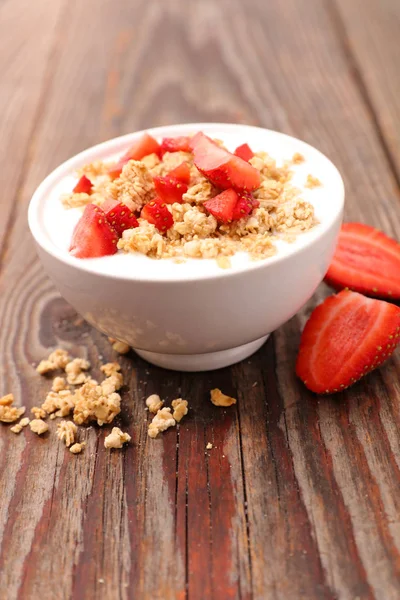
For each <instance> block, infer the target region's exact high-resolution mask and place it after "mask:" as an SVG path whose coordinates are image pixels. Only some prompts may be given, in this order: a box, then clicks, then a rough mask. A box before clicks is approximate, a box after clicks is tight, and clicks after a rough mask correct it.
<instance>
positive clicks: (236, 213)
mask: <svg viewBox="0 0 400 600" xmlns="http://www.w3.org/2000/svg"><path fill="white" fill-rule="evenodd" d="M253 208H254V206H253V197H252V196H251V194H239V199H238V201H237V203H236V206H235V208H234V209H233V214H232V221H238V220H239V219H243V217H246V216H247V215H249V214H250V213H251V211H252V210H253Z"/></svg>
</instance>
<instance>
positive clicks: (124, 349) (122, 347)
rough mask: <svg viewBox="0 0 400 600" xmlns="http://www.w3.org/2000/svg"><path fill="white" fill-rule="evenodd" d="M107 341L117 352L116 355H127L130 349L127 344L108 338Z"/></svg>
mask: <svg viewBox="0 0 400 600" xmlns="http://www.w3.org/2000/svg"><path fill="white" fill-rule="evenodd" d="M108 341H109V342H110V344H111V345H112V347H113V349H114V350H115V352H118V354H127V353H128V352H129V350H130V349H131V347H130V346H129V345H128V344H125V342H120V341H118V340H116V339H114V338H110V337H109V338H108Z"/></svg>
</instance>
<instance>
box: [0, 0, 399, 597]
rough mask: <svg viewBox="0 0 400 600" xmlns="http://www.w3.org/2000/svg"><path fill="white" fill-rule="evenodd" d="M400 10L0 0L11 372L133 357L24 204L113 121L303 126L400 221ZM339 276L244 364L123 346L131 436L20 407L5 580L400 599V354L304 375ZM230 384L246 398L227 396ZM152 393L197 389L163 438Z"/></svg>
mask: <svg viewBox="0 0 400 600" xmlns="http://www.w3.org/2000/svg"><path fill="white" fill-rule="evenodd" d="M399 30H400V3H399V2H398V1H397V0H285V1H284V2H282V1H281V0H269V1H268V2H265V1H264V0H246V1H244V0H241V1H240V0H229V1H228V0H213V1H211V0H210V1H208V0H207V1H201V2H200V1H198V2H195V1H194V0H189V1H183V0H174V1H171V2H166V1H165V0H153V1H152V2H148V1H145V0H120V1H119V2H116V1H115V0H102V1H101V2H98V0H85V1H83V0H36V1H35V2H32V1H29V0H0V159H1V160H0V164H1V169H0V184H1V187H0V190H1V191H0V206H1V218H0V252H1V254H0V257H1V258H0V260H1V270H0V356H1V361H0V392H1V393H7V392H9V391H12V392H14V394H15V395H16V396H17V398H18V399H19V400H20V401H21V402H22V403H23V404H25V405H27V406H33V405H35V404H38V402H40V400H41V399H42V398H43V395H44V393H45V390H46V389H47V388H48V383H47V382H44V381H43V380H42V379H41V378H40V377H39V376H38V375H37V374H36V373H35V369H34V365H35V364H36V363H37V362H38V361H39V360H40V359H41V358H43V357H44V356H45V355H46V354H47V353H48V351H49V348H52V347H54V346H60V345H61V346H63V347H65V348H67V349H70V350H71V352H72V353H74V354H78V355H80V356H87V357H88V358H89V359H90V360H91V361H92V362H93V364H94V365H95V370H94V372H95V373H96V368H97V367H96V365H98V364H99V363H100V357H104V358H105V359H115V354H114V352H113V350H112V349H111V347H110V345H109V344H108V342H107V340H106V339H105V338H104V336H102V335H101V334H99V333H97V332H96V331H94V330H93V329H91V328H90V327H89V326H88V325H87V324H85V323H83V322H82V321H81V320H80V319H79V318H78V316H77V315H76V313H74V311H73V309H72V308H71V307H70V306H68V305H67V304H66V302H65V301H64V300H62V299H61V298H60V296H59V295H58V293H57V292H56V290H55V289H54V287H53V285H52V284H51V283H50V281H49V280H48V279H47V278H46V276H45V275H44V273H43V271H42V269H41V267H40V265H39V263H38V260H37V258H36V256H35V252H34V247H33V243H32V240H31V237H30V235H29V233H28V228H27V219H26V211H27V205H28V202H29V199H30V196H31V194H32V192H33V190H34V189H35V187H36V186H37V184H38V183H39V182H40V181H41V179H42V178H43V177H44V176H45V175H46V174H47V173H48V172H49V171H50V170H51V169H52V168H54V167H55V166H56V165H57V164H58V163H60V162H61V161H63V160H64V159H66V158H68V157H69V156H71V155H72V154H74V153H76V152H77V151H79V150H82V149H84V148H85V147H88V146H90V145H92V144H94V143H96V142H99V141H102V140H105V139H107V138H110V137H113V136H114V135H118V134H122V133H126V132H129V131H133V130H135V129H139V128H145V127H150V126H155V125H161V124H168V123H174V122H185V121H202V120H203V121H208V120H215V121H218V120H219V121H228V122H240V123H249V124H257V125H261V126H265V127H268V128H273V129H279V130H281V131H284V132H286V133H289V134H293V135H296V136H298V137H300V138H303V139H304V140H306V141H308V142H310V143H311V144H314V145H316V146H317V147H318V148H320V149H321V150H322V151H323V152H325V153H327V155H328V156H329V157H330V158H331V159H332V160H333V161H334V162H335V163H336V164H337V165H338V167H339V168H340V169H341V171H342V173H343V175H344V178H345V183H346V190H347V207H346V218H347V219H352V220H360V221H363V222H366V223H369V224H372V225H375V226H378V227H380V228H381V229H383V230H384V231H385V232H387V233H388V234H390V235H392V236H394V237H397V238H398V239H399V238H400V211H399V207H400V203H399V185H398V182H399V177H400V70H399V62H400V40H399ZM328 293H329V290H328V289H327V288H326V287H325V286H324V285H321V286H320V288H319V290H318V291H317V293H316V294H315V296H314V298H313V299H312V300H311V301H310V302H309V303H308V305H307V306H306V307H305V308H304V309H303V310H302V312H301V313H300V314H299V315H297V316H296V317H295V318H293V319H292V320H291V321H290V322H289V323H287V324H286V325H285V326H283V327H282V328H280V329H279V330H278V331H276V332H275V333H274V334H273V335H272V336H271V338H270V340H269V341H268V343H267V344H266V345H265V346H264V347H263V348H262V349H261V350H260V351H259V352H258V353H257V354H256V355H254V356H253V357H252V358H251V359H250V360H248V361H245V362H244V363H241V364H238V365H236V366H234V367H232V368H230V369H224V370H221V371H217V372H214V373H206V374H180V373H172V372H167V371H162V370H160V369H157V368H155V367H151V366H149V365H148V364H146V363H144V362H143V361H141V360H140V359H139V358H138V357H137V356H136V355H134V354H133V353H132V354H130V355H128V356H126V357H123V358H122V359H121V363H122V366H123V370H124V373H125V375H126V379H127V383H128V387H127V388H126V391H125V392H124V394H123V411H122V415H121V417H120V418H119V419H118V423H119V424H121V423H122V426H123V428H124V430H128V431H129V433H130V434H131V435H132V443H131V444H130V445H129V447H127V448H126V450H124V451H114V452H109V451H106V450H105V449H104V447H103V440H104V437H105V435H106V432H105V431H103V430H101V429H99V428H96V427H90V428H88V429H87V430H85V433H84V436H85V439H86V441H87V448H86V450H85V451H84V453H83V454H82V455H80V456H78V457H74V456H72V455H70V454H69V453H68V452H66V451H65V448H64V447H63V446H62V445H61V444H60V443H59V442H58V441H57V440H56V438H55V436H54V435H53V436H48V437H47V439H46V438H44V439H40V438H37V437H35V436H33V434H30V432H29V431H25V432H24V433H22V434H21V435H19V436H15V435H13V434H12V433H10V432H9V431H8V428H7V426H2V427H1V428H0V475H1V484H0V598H1V600H3V599H4V600H12V599H15V598H20V599H23V600H31V599H32V600H37V599H39V598H40V599H41V600H47V599H49V600H58V599H60V600H61V599H70V598H73V599H81V598H82V599H93V598H95V599H97V598H99V599H107V600H108V599H110V600H114V599H131V598H134V599H138V600H142V599H145V600H147V599H149V600H155V599H162V600H164V599H165V600H169V599H179V600H184V599H186V598H187V599H190V600H203V599H207V600H208V599H218V600H225V599H226V600H228V599H239V598H240V599H252V598H254V599H256V600H264V599H267V600H297V599H300V598H301V599H303V598H304V599H307V600H317V599H318V600H319V599H340V600H342V599H343V600H356V599H359V600H364V599H365V600H369V599H372V598H376V599H379V600H397V599H399V598H400V353H399V352H397V353H395V355H394V356H393V358H392V359H391V360H390V361H389V362H388V363H387V364H386V365H385V366H383V367H382V368H381V369H380V370H378V371H376V372H375V373H373V374H371V375H370V376H368V377H367V378H366V379H365V380H363V381H361V382H360V383H358V384H357V385H355V386H354V387H353V388H352V389H351V390H349V391H347V392H344V393H342V394H337V395H336V396H331V397H324V398H319V399H318V398H316V397H315V396H314V395H312V394H311V393H308V392H307V391H306V390H305V388H304V387H303V386H302V385H301V384H300V383H299V382H298V381H297V380H296V378H295V375H294V361H295V356H296V351H297V346H298V342H299V337H300V332H301V329H302V326H303V325H304V322H305V320H306V318H307V316H308V315H309V313H310V311H311V310H312V308H313V306H314V305H315V304H316V303H317V302H318V301H320V300H321V299H322V298H323V297H324V296H325V295H326V294H328ZM255 384H256V385H255ZM216 386H217V387H220V388H222V389H223V390H224V391H226V393H229V394H232V395H235V396H237V398H238V403H237V405H236V406H235V407H231V408H229V409H227V410H222V409H218V408H215V407H213V406H212V405H211V404H210V402H209V400H208V392H209V390H210V388H211V387H216ZM152 392H157V393H159V394H160V395H161V396H162V397H165V398H167V399H169V400H171V399H172V398H174V397H176V396H178V395H182V396H183V397H185V398H188V399H189V400H190V407H191V410H190V414H189V415H188V417H187V418H186V419H185V420H184V421H183V422H182V424H181V426H180V428H179V429H171V430H169V431H168V432H167V433H166V434H164V435H162V436H161V437H160V439H157V440H151V439H149V438H148V437H147V434H146V430H147V417H146V413H145V412H144V398H145V397H146V396H147V395H148V394H150V393H152ZM207 442H212V443H213V445H214V446H215V447H214V448H213V450H211V451H209V452H206V451H205V446H206V444H207Z"/></svg>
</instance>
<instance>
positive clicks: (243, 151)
mask: <svg viewBox="0 0 400 600" xmlns="http://www.w3.org/2000/svg"><path fill="white" fill-rule="evenodd" d="M234 154H235V155H236V156H239V157H240V158H243V160H246V161H247V162H249V160H250V159H251V158H253V156H254V152H253V151H252V149H251V148H250V146H249V145H248V144H242V145H241V146H238V147H237V148H236V150H235V152H234Z"/></svg>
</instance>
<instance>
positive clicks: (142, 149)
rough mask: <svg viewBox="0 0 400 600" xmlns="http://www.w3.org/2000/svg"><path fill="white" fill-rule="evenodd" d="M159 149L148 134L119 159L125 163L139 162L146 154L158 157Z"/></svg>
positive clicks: (157, 144) (158, 145) (155, 141)
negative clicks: (129, 161) (130, 161)
mask: <svg viewBox="0 0 400 600" xmlns="http://www.w3.org/2000/svg"><path fill="white" fill-rule="evenodd" d="M160 152H161V147H160V144H159V143H158V142H157V140H155V139H154V138H153V137H152V136H151V135H149V134H148V133H144V134H143V135H142V137H140V138H139V139H138V140H136V142H134V143H133V145H132V146H131V147H130V148H129V150H128V151H127V152H125V154H124V155H123V156H122V157H121V160H122V161H125V162H127V161H128V160H141V159H142V158H143V157H144V156H147V155H148V154H157V155H160Z"/></svg>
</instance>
